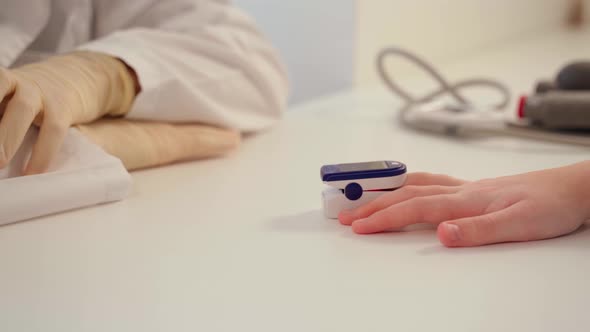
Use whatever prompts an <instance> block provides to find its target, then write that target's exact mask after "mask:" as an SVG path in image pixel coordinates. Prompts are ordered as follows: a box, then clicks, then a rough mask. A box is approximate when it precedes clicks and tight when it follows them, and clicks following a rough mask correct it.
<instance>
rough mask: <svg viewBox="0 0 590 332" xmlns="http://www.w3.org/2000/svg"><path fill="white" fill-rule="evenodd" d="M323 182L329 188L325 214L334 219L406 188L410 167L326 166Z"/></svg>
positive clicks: (325, 195)
mask: <svg viewBox="0 0 590 332" xmlns="http://www.w3.org/2000/svg"><path fill="white" fill-rule="evenodd" d="M320 173H321V177H322V181H323V182H324V183H325V184H327V185H329V186H330V188H327V189H326V190H324V191H323V193H322V199H323V205H324V213H325V215H326V217H328V218H331V219H334V218H337V217H338V214H339V213H340V212H341V211H343V210H350V209H354V208H357V207H359V206H361V205H363V204H366V203H368V202H370V201H372V200H374V199H376V198H377V197H379V196H381V195H383V194H384V193H387V192H390V191H392V190H394V189H397V188H399V187H401V186H403V185H404V183H405V181H406V173H407V169H406V165H404V164H402V163H400V162H397V161H373V162H363V163H350V164H337V165H325V166H322V168H321V171H320Z"/></svg>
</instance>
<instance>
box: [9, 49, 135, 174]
mask: <svg viewBox="0 0 590 332" xmlns="http://www.w3.org/2000/svg"><path fill="white" fill-rule="evenodd" d="M135 95H136V82H135V79H134V77H133V74H132V73H131V72H130V70H129V69H128V68H127V66H126V65H125V64H124V63H123V62H121V61H119V60H117V59H115V58H112V57H110V56H108V55H104V54H100V53H93V52H74V53H70V54H66V55H61V56H55V57H52V58H49V59H47V60H45V61H43V62H39V63H33V64H30V65H25V66H22V67H18V68H14V69H4V68H0V100H2V107H1V108H0V112H2V119H1V120H0V168H3V167H5V166H6V165H7V164H8V163H9V162H10V161H11V159H12V158H13V156H14V154H15V153H16V152H17V150H18V148H19V147H20V145H21V143H22V141H23V138H24V136H25V134H26V132H27V131H28V130H29V128H30V127H31V125H32V124H35V125H37V126H39V127H40V133H39V137H38V139H37V142H36V143H35V145H34V147H33V151H32V155H31V158H30V160H29V162H28V164H27V166H26V168H25V170H24V173H25V174H27V175H28V174H36V173H42V172H44V171H45V170H46V169H47V168H48V167H49V165H50V162H51V161H52V159H53V158H54V156H55V155H56V153H57V152H58V151H59V149H60V147H61V145H62V142H63V140H64V138H65V135H66V133H67V130H68V128H69V127H70V126H71V125H73V124H79V123H88V122H92V121H94V120H96V119H98V118H101V117H103V116H105V115H115V116H116V115H123V114H125V113H127V112H128V111H129V109H130V108H131V105H132V103H133V100H134V98H135Z"/></svg>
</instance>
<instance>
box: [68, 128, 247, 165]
mask: <svg viewBox="0 0 590 332" xmlns="http://www.w3.org/2000/svg"><path fill="white" fill-rule="evenodd" d="M76 127H77V128H78V129H79V130H80V131H81V132H82V134H84V135H85V136H86V137H88V138H89V139H90V140H91V141H93V142H94V143H96V144H97V145H99V146H101V147H102V148H103V149H104V150H105V151H106V152H108V153H110V154H111V155H113V156H115V157H118V158H119V159H121V161H122V162H123V164H124V165H125V167H126V168H127V169H128V170H136V169H142V168H148V167H155V166H161V165H166V164H171V163H174V162H179V161H187V160H195V159H203V158H210V157H217V156H221V155H224V154H226V153H227V152H229V151H231V150H233V149H235V148H236V147H237V146H238V145H239V143H240V134H239V133H238V132H236V131H231V130H225V129H219V128H215V127H211V126H206V125H199V124H168V123H156V122H141V121H132V120H125V119H102V120H99V121H97V122H94V123H91V124H87V125H78V126H76Z"/></svg>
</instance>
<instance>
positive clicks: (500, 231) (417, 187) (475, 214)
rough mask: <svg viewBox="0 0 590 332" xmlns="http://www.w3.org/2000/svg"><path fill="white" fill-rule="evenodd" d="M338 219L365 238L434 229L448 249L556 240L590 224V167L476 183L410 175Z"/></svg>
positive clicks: (568, 167) (569, 167) (570, 168)
mask: <svg viewBox="0 0 590 332" xmlns="http://www.w3.org/2000/svg"><path fill="white" fill-rule="evenodd" d="M339 219H340V222H341V223H342V224H345V225H352V228H353V230H354V231H355V232H357V233H360V234H369V233H376V232H382V231H387V230H400V229H402V228H403V227H405V226H408V225H411V224H416V223H431V224H435V225H438V230H437V233H438V237H439V240H440V241H441V242H442V243H443V244H444V245H446V246H449V247H464V246H479V245H485V244H491V243H499V242H515V241H530V240H540V239H547V238H552V237H557V236H560V235H564V234H568V233H570V232H572V231H574V230H576V229H577V228H578V227H580V225H582V224H583V223H584V222H585V221H587V220H588V219H590V162H584V163H579V164H575V165H572V166H566V167H562V168H556V169H549V170H544V171H538V172H532V173H526V174H520V175H514V176H508V177H501V178H495V179H487V180H482V181H476V182H465V181H462V180H458V179H453V178H449V177H446V176H440V175H430V174H423V173H421V174H410V176H409V179H408V185H406V186H404V187H402V188H400V189H399V190H396V191H393V192H391V193H387V194H385V195H383V196H382V197H380V198H378V199H377V200H375V201H373V202H371V203H368V204H366V205H364V206H362V207H359V208H358V209H356V210H353V211H344V212H342V213H341V214H340V216H339Z"/></svg>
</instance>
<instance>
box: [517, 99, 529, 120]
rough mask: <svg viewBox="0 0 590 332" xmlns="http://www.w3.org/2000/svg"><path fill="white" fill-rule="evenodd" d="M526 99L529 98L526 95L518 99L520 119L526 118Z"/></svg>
mask: <svg viewBox="0 0 590 332" xmlns="http://www.w3.org/2000/svg"><path fill="white" fill-rule="evenodd" d="M526 100H527V97H526V96H521V97H520V100H519V101H518V117H519V118H520V119H524V117H525V114H524V107H525V106H526Z"/></svg>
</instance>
